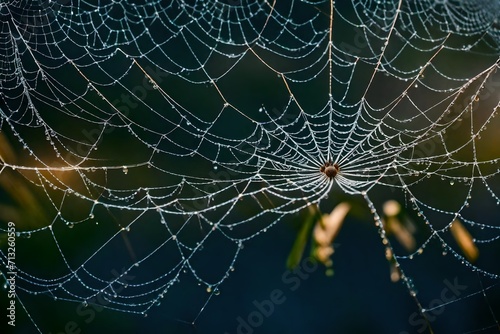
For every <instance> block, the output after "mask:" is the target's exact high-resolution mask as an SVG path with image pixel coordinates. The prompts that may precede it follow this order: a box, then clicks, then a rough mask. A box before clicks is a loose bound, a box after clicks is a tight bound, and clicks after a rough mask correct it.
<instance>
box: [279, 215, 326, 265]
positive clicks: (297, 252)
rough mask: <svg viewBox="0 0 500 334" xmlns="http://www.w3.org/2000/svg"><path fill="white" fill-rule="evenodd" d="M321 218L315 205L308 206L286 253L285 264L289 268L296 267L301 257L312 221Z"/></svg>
mask: <svg viewBox="0 0 500 334" xmlns="http://www.w3.org/2000/svg"><path fill="white" fill-rule="evenodd" d="M320 218H321V212H320V211H319V209H318V207H317V206H316V205H311V206H309V212H308V213H307V216H306V217H305V219H304V223H303V224H302V226H301V228H300V230H299V233H298V234H297V238H296V239H295V242H294V243H293V246H292V250H291V251H290V254H289V255H288V259H287V260H286V266H287V268H289V269H293V268H296V267H297V266H298V265H299V263H300V260H301V259H302V255H303V254H304V249H305V248H306V245H307V240H308V239H309V235H310V234H311V228H312V227H313V226H314V223H315V222H317V221H318V220H319V219H320Z"/></svg>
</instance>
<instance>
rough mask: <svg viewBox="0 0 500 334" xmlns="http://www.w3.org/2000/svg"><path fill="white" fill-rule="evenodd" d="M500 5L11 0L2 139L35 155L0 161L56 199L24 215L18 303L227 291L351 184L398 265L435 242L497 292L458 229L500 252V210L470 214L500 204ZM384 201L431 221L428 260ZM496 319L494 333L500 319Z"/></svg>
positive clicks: (6, 8)
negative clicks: (231, 281) (266, 239)
mask: <svg viewBox="0 0 500 334" xmlns="http://www.w3.org/2000/svg"><path fill="white" fill-rule="evenodd" d="M499 12H500V5H499V3H498V2H497V1H479V0H469V1H456V2H451V1H435V2H432V1H399V2H398V1H353V2H352V3H349V4H348V3H344V2H342V3H339V4H337V3H336V4H333V3H331V2H329V1H241V2H240V1H144V2H141V1H138V2H137V1H135V2H129V1H104V0H102V1H97V3H94V2H87V1H82V0H75V1H69V0H66V1H64V0H60V1H55V0H52V1H7V2H3V3H2V4H0V14H1V23H2V26H1V30H0V31H1V36H0V38H1V43H0V48H1V57H2V58H1V64H2V66H1V68H0V70H1V92H0V93H1V105H0V107H1V109H0V112H1V133H2V135H3V136H5V138H7V139H5V140H9V142H10V144H11V145H12V146H13V148H12V149H11V150H12V151H13V152H18V153H19V154H18V155H17V156H16V155H15V154H7V153H6V152H7V151H8V150H7V148H5V149H2V161H1V163H0V165H1V166H2V169H1V172H2V175H0V176H3V177H7V178H12V179H14V178H16V177H18V176H22V177H23V179H24V180H25V181H27V182H28V183H29V184H30V186H29V189H31V191H33V192H34V193H35V194H37V198H40V200H39V201H40V202H41V204H44V206H46V207H47V208H48V209H45V210H44V213H41V214H40V216H39V217H38V218H36V219H34V218H32V217H31V219H28V218H29V216H28V218H27V219H26V221H15V223H16V228H17V232H18V240H17V244H18V247H17V248H18V254H17V259H16V265H17V278H16V288H17V291H18V293H19V297H20V299H19V301H23V300H24V299H28V298H40V297H30V295H38V294H45V295H50V296H52V297H53V298H54V299H57V300H67V301H74V302H77V303H80V304H81V305H82V307H84V308H85V307H88V306H87V305H88V304H89V303H92V302H95V300H96V297H100V298H104V300H106V307H107V308H110V309H114V310H118V311H124V312H130V313H139V314H144V315H146V314H147V313H148V311H150V309H151V308H152V307H153V306H155V305H156V304H159V302H160V300H166V301H167V302H168V298H167V297H168V295H169V294H171V293H174V294H175V292H173V291H175V289H176V288H177V289H180V287H178V286H179V285H182V284H183V282H190V283H192V285H186V286H185V287H183V289H184V290H183V291H184V293H186V294H187V295H188V297H189V295H191V294H192V293H190V292H186V291H189V289H190V287H191V289H194V287H196V284H193V282H192V281H193V280H194V281H195V282H198V283H200V284H201V285H203V286H204V289H206V290H207V292H208V296H209V298H208V299H210V297H211V296H213V295H216V294H218V290H219V288H220V287H219V286H220V284H221V283H222V282H223V281H224V280H225V279H226V278H227V277H230V276H231V272H232V270H233V267H234V265H235V262H236V260H237V257H238V255H239V254H240V252H241V249H242V248H243V246H244V244H245V243H246V242H247V241H249V240H250V239H252V238H254V237H255V236H257V235H258V234H261V233H262V232H265V231H266V230H267V229H268V228H269V227H271V226H273V225H276V224H278V223H280V222H283V221H285V220H287V219H289V217H291V214H294V213H297V212H300V211H301V210H303V209H304V208H306V207H308V206H310V205H312V204H321V205H327V206H328V205H329V204H328V203H329V201H328V200H327V199H328V195H329V194H338V193H345V194H349V195H354V197H356V196H358V197H359V196H361V197H363V198H364V199H365V203H367V204H368V208H369V209H370V210H371V212H372V213H373V217H374V219H375V224H376V225H377V226H378V229H379V232H380V236H381V238H382V240H383V243H384V245H386V247H387V248H388V249H389V250H391V252H393V253H394V258H393V260H394V261H396V263H398V265H399V264H403V263H404V264H406V265H407V266H411V263H412V262H413V261H410V260H411V259H413V258H414V257H417V256H420V255H421V254H425V252H424V249H425V248H426V247H427V246H433V245H438V247H439V248H440V247H442V251H443V252H447V253H450V254H452V255H453V256H452V257H448V260H449V261H455V260H458V261H459V262H462V263H463V267H464V268H467V270H468V271H469V272H477V273H478V274H479V277H480V280H486V279H488V280H490V281H488V282H489V283H488V284H489V285H487V286H481V287H480V288H477V289H476V290H475V291H474V292H468V296H474V295H476V294H481V295H483V294H484V295H485V297H486V295H487V294H488V293H489V291H490V290H491V288H492V287H496V284H497V282H498V279H499V276H498V275H499V274H500V271H499V269H500V268H498V265H496V266H495V265H494V264H492V263H493V262H494V261H493V262H492V263H490V262H485V263H484V265H483V266H481V265H476V264H472V263H469V261H468V260H467V259H466V258H464V257H463V256H462V254H461V252H460V251H459V249H458V248H457V247H456V245H455V244H454V241H453V239H452V238H451V237H450V227H451V225H452V223H453V222H454V221H455V220H456V219H459V220H461V221H462V222H463V223H464V224H465V225H466V227H467V229H468V230H469V231H470V232H471V234H472V235H473V236H474V237H475V242H476V244H477V245H478V246H479V247H480V249H481V252H483V249H484V252H485V253H486V254H487V253H488V250H489V249H491V252H493V253H494V250H495V249H497V250H498V239H499V238H500V225H498V215H496V216H497V218H496V219H494V218H493V219H489V218H488V216H478V215H477V213H476V214H474V213H471V211H470V210H471V209H470V208H473V207H474V206H480V207H481V208H482V210H484V211H483V212H488V211H489V212H491V213H492V214H491V215H492V216H495V215H494V213H498V203H499V202H500V198H499V191H500V188H499V186H500V182H499V181H500V180H499V178H500V176H499V174H500V169H499V167H500V166H499V165H500V160H499V159H500V151H499V148H498V147H497V146H498V145H497V144H496V143H497V142H498V136H497V135H495V128H496V127H497V126H498V118H496V117H495V116H496V115H497V113H498V108H499V90H498V87H499V84H498V83H499V82H500V77H499V74H498V73H497V69H498V67H499V66H500V58H499V54H500V46H499V45H500V29H499V24H500V22H499V21H498V20H499V14H498V13H499ZM4 145H6V144H4ZM327 161H331V162H332V163H336V164H338V166H339V172H338V173H337V174H336V175H335V177H334V178H329V177H327V176H326V175H325V174H323V173H321V172H320V167H321V166H322V165H324V164H325V162H327ZM380 190H382V192H380ZM384 192H385V193H386V194H387V193H388V192H391V193H393V194H394V196H393V197H396V196H397V194H402V195H404V197H402V198H404V200H405V201H406V206H407V207H408V208H409V209H410V211H413V212H414V213H415V216H418V217H419V218H418V219H419V221H420V222H422V223H425V224H422V226H424V227H423V229H425V231H426V232H425V233H427V234H426V236H425V238H424V239H422V240H421V241H420V247H419V248H418V250H417V251H415V253H410V254H407V253H405V252H404V250H399V249H398V248H397V247H396V246H395V247H394V248H393V247H392V246H391V244H390V242H389V239H387V238H386V236H385V232H384V229H383V228H382V227H381V219H380V217H379V215H380V213H379V212H378V211H379V209H378V205H379V204H380V203H379V202H378V201H374V202H372V200H373V199H374V197H373V196H372V194H380V193H384ZM377 197H378V195H377ZM382 197H383V196H382ZM386 197H390V196H386ZM443 197H445V198H443ZM469 207H470V208H469ZM27 208H28V209H29V208H31V206H27ZM4 230H6V228H5V229H4ZM25 245H26V246H25ZM29 245H31V246H30V247H31V249H35V248H36V249H37V251H36V253H35V254H33V251H31V252H29V251H23V247H28V246H29ZM25 249H26V248H25ZM221 250H223V251H222V252H221ZM1 254H2V257H1V258H2V266H3V269H2V271H4V270H5V266H6V265H7V255H6V252H5V251H4V250H3V249H2V253H1ZM482 254H483V253H482ZM110 263H112V264H113V268H117V269H119V268H124V269H123V270H122V271H119V272H116V271H114V272H112V273H110V269H109V268H110ZM403 267H404V266H403ZM47 268H50V270H49V271H47ZM403 269H404V268H403ZM5 272H6V271H5ZM130 277H133V279H129V278H130ZM403 282H404V283H405V285H406V286H407V287H408V289H409V290H410V292H411V294H412V295H413V296H414V298H415V301H416V302H417V305H418V307H419V310H420V312H423V313H424V314H425V313H426V312H429V310H425V309H424V307H423V306H421V304H420V301H419V299H418V295H417V294H416V290H415V288H414V286H413V283H412V281H411V280H410V279H409V278H408V275H403ZM463 299H464V298H460V299H458V300H463ZM485 299H486V300H487V298H485ZM206 300H207V298H206V297H205V298H204V299H203V301H202V303H201V304H199V305H198V306H197V307H198V311H199V313H201V311H203V309H204V307H205V305H206V304H205V301H206ZM483 302H484V301H483ZM450 303H451V302H450ZM486 303H487V304H488V302H486ZM488 306H491V305H490V304H488ZM490 310H491V314H490V315H489V316H490V318H489V320H488V321H487V322H485V323H486V324H485V326H484V328H482V330H485V331H486V330H488V329H489V328H496V327H498V321H497V318H496V317H495V315H496V314H498V313H497V312H495V311H494V310H493V309H492V308H491V307H490ZM27 311H28V314H30V318H31V319H32V321H33V323H34V324H35V326H36V324H37V322H38V320H39V319H37V315H36V312H29V311H30V310H29V309H28V310H27ZM198 316H199V314H198ZM198 316H197V317H198ZM197 317H196V319H197ZM37 328H38V327H37ZM39 330H40V331H43V330H44V329H43V328H39Z"/></svg>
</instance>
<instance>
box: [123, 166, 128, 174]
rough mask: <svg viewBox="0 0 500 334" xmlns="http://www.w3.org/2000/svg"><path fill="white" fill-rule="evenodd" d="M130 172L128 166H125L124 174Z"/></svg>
mask: <svg viewBox="0 0 500 334" xmlns="http://www.w3.org/2000/svg"><path fill="white" fill-rule="evenodd" d="M127 173H128V168H127V166H123V174H127Z"/></svg>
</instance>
